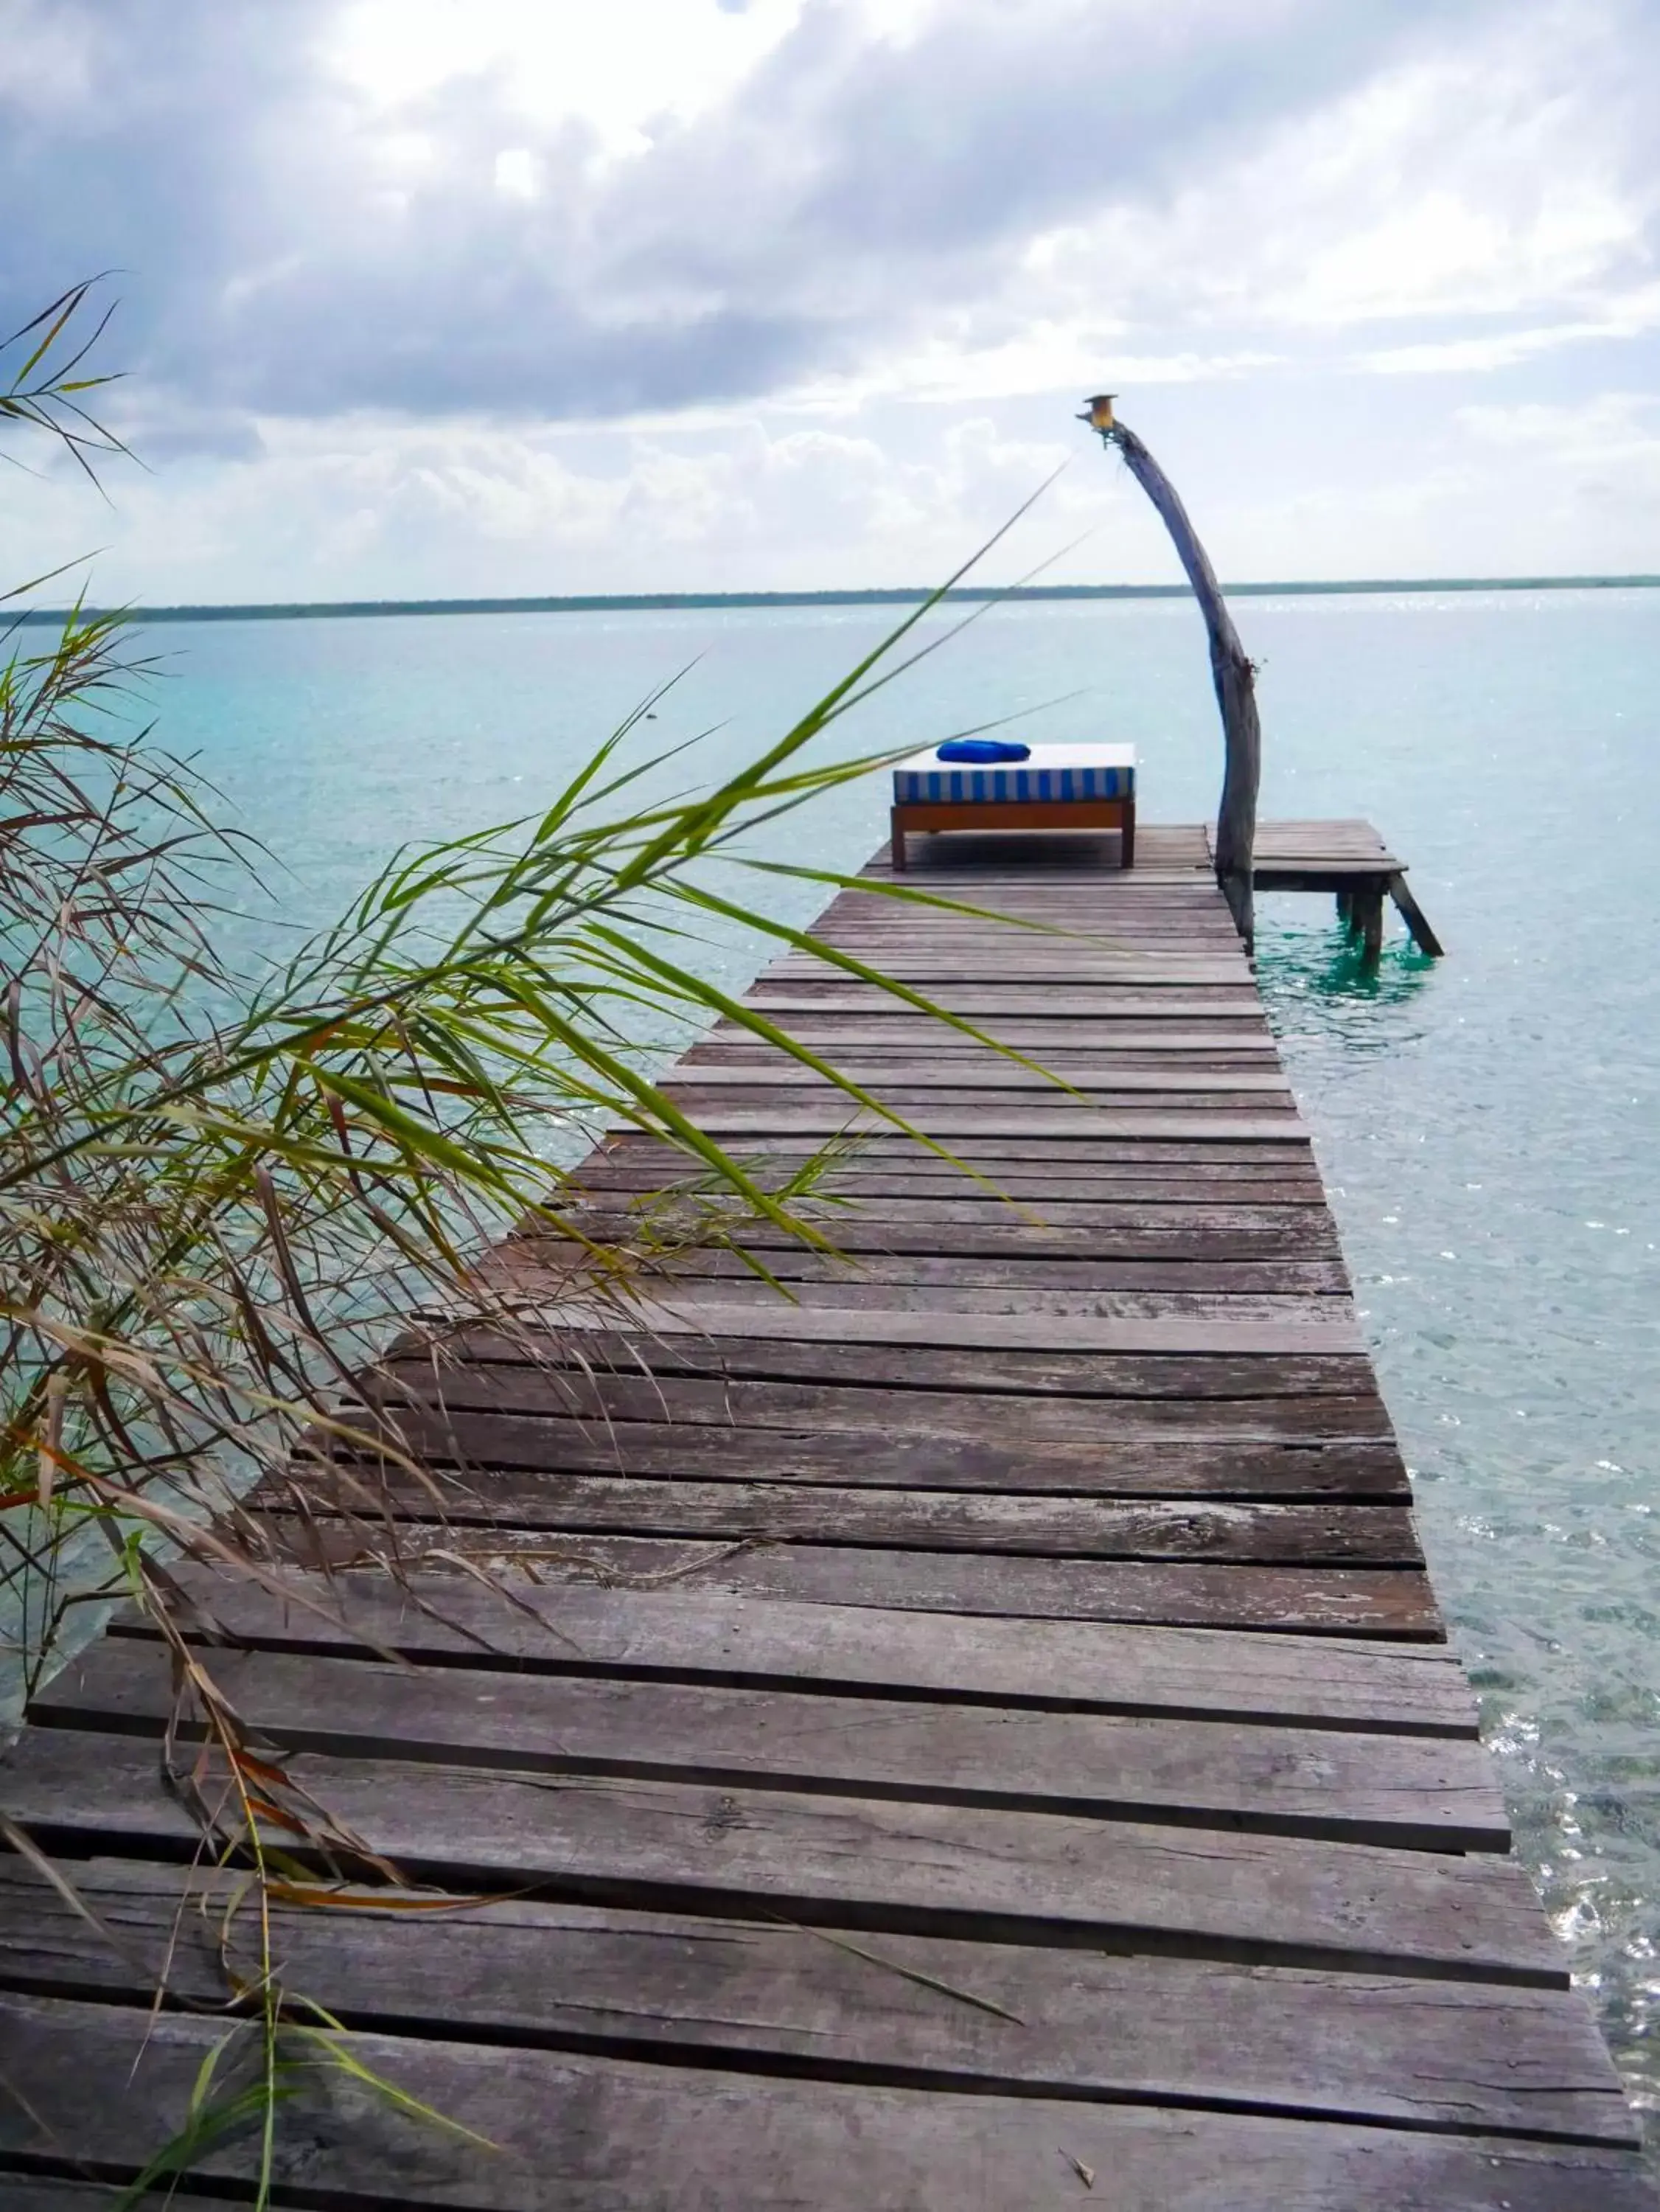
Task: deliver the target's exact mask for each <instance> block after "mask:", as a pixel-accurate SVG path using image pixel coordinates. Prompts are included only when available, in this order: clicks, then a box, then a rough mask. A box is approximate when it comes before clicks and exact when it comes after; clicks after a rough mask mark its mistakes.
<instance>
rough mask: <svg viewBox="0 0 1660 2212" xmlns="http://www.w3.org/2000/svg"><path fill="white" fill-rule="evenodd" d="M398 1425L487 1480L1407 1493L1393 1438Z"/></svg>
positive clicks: (514, 1421)
mask: <svg viewBox="0 0 1660 2212" xmlns="http://www.w3.org/2000/svg"><path fill="white" fill-rule="evenodd" d="M397 1434H398V1436H399V1437H402V1438H403V1440H405V1441H406V1442H407V1443H408V1444H409V1446H410V1447H411V1449H414V1450H415V1451H416V1452H418V1453H419V1454H420V1455H421V1457H422V1459H423V1461H425V1462H427V1463H428V1464H431V1465H433V1466H439V1465H443V1464H445V1463H451V1464H457V1465H461V1466H464V1467H470V1468H489V1469H490V1470H491V1477H490V1480H491V1484H492V1488H493V1491H494V1489H495V1486H496V1485H497V1483H498V1482H499V1481H500V1478H501V1476H502V1474H503V1473H504V1472H505V1471H506V1470H509V1469H512V1468H536V1469H542V1470H546V1471H550V1472H559V1471H564V1472H566V1473H570V1474H584V1473H586V1474H630V1475H650V1474H657V1475H667V1476H670V1477H672V1478H674V1479H675V1480H676V1481H684V1480H697V1481H701V1482H727V1483H736V1484H739V1485H743V1484H747V1483H749V1482H753V1481H756V1480H764V1481H770V1482H774V1483H779V1482H789V1483H848V1484H854V1485H861V1486H872V1485H874V1486H886V1487H888V1488H894V1489H906V1490H990V1491H1003V1492H1011V1493H1015V1494H1030V1493H1034V1492H1042V1493H1045V1494H1047V1495H1051V1496H1059V1495H1064V1496H1075V1497H1081V1498H1108V1497H1119V1498H1124V1497H1132V1498H1133V1497H1145V1498H1305V1499H1311V1500H1312V1499H1318V1498H1333V1499H1336V1498H1352V1499H1367V1500H1371V1501H1374V1502H1390V1501H1393V1502H1394V1503H1396V1504H1406V1503H1407V1501H1408V1499H1409V1497H1410V1495H1411V1492H1410V1486H1409V1483H1408V1480H1407V1474H1406V1469H1405V1468H1404V1466H1403V1464H1402V1461H1401V1455H1400V1453H1399V1451H1398V1450H1397V1449H1396V1447H1395V1446H1394V1445H1393V1444H1392V1443H1377V1442H1372V1441H1368V1440H1366V1439H1359V1440H1354V1441H1349V1440H1342V1441H1339V1442H1335V1443H1334V1442H1328V1441H1324V1440H1318V1441H1306V1440H1301V1441H1295V1442H1286V1441H1283V1440H1276V1441H1274V1442H1269V1443H1263V1442H1259V1441H1257V1440H1254V1439H1251V1438H1244V1439H1241V1438H1239V1437H1228V1438H1226V1439H1221V1440H1218V1439H1214V1438H1213V1439H1210V1440H1202V1439H1197V1438H1192V1437H1151V1438H1149V1437H1137V1438H1128V1439H1127V1438H1123V1437H1118V1436H1112V1437H1103V1438H1101V1439H1100V1441H1099V1442H1087V1441H1083V1440H1080V1439H1077V1438H1067V1439H1064V1440H1052V1439H1051V1440H1045V1439H1042V1438H1033V1439H1031V1440H1028V1441H1027V1443H1006V1442H996V1441H987V1440H986V1439H984V1438H983V1437H958V1436H949V1435H930V1436H895V1435H894V1434H892V1433H891V1432H890V1431H888V1430H887V1429H882V1428H871V1429H861V1428H845V1429H825V1430H809V1431H804V1432H802V1431H791V1430H789V1429H781V1428H734V1427H730V1426H721V1425H715V1424H713V1423H702V1424H700V1423H697V1422H693V1421H679V1422H675V1421H668V1420H665V1421H662V1422H651V1421H644V1420H628V1421H605V1422H601V1421H598V1420H591V1421H579V1420H575V1419H560V1418H559V1417H558V1416H555V1415H553V1414H547V1413H466V1412H463V1411H459V1410H457V1409H456V1408H454V1407H450V1408H445V1409H442V1410H439V1409H437V1408H434V1409H432V1410H430V1411H429V1410H427V1409H425V1408H421V1407H409V1406H400V1407H399V1408H398V1410H397ZM336 1449H340V1450H342V1451H343V1450H344V1447H343V1446H341V1447H337V1448H336ZM347 1456H350V1454H349V1453H348V1454H347ZM496 1494H498V1495H500V1494H501V1493H500V1492H496Z"/></svg>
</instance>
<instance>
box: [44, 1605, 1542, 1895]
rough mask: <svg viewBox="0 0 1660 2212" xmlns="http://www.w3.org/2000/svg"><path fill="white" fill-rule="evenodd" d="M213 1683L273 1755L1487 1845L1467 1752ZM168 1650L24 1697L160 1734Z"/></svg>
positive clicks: (1111, 1722)
mask: <svg viewBox="0 0 1660 2212" xmlns="http://www.w3.org/2000/svg"><path fill="white" fill-rule="evenodd" d="M210 1664H211V1668H212V1671H213V1677H214V1681H215V1686H216V1687H217V1688H218V1689H219V1690H220V1692H221V1693H222V1694H223V1695H225V1696H227V1697H228V1698H229V1699H231V1701H232V1703H233V1705H234V1706H235V1708H236V1710H237V1711H238V1712H239V1714H240V1715H241V1717H242V1718H243V1720H244V1721H245V1722H246V1723H249V1724H250V1725H251V1726H254V1727H257V1728H258V1729H260V1730H261V1731H262V1732H263V1733H264V1735H266V1736H267V1737H268V1738H269V1739H270V1741H273V1742H275V1743H279V1744H281V1745H282V1746H283V1747H284V1748H285V1750H287V1751H289V1752H293V1751H307V1752H325V1753H330V1754H331V1755H333V1756H336V1757H341V1758H352V1759H400V1760H404V1761H419V1762H421V1763H430V1764H433V1765H454V1766H477V1767H481V1768H498V1769H512V1770H513V1771H517V1772H533V1773H543V1774H575V1775H599V1774H611V1775H619V1776H636V1777H643V1778H644V1777H656V1778H658V1779H660V1780H673V1781H681V1782H695V1783H700V1784H709V1785H723V1784H730V1785H732V1786H734V1787H746V1788H751V1789H773V1788H776V1789H785V1790H796V1791H819V1792H824V1793H827V1794H831V1795H834V1796H857V1797H876V1798H892V1799H897V1800H904V1801H906V1802H918V1803H921V1802H929V1803H936V1804H944V1803H953V1802H954V1803H960V1804H978V1805H985V1806H994V1807H995V1806H1004V1807H1008V1808H1024V1809H1026V1810H1027V1811H1033V1812H1051V1813H1073V1814H1085V1815H1087V1816H1088V1817H1090V1818H1092V1819H1095V1820H1143V1821H1156V1822H1166V1821H1173V1822H1176V1823H1178V1824H1180V1825H1183V1826H1195V1827H1222V1828H1238V1829H1240V1830H1242V1831H1245V1832H1251V1833H1256V1834H1263V1835H1293V1836H1294V1835H1302V1836H1325V1837H1329V1838H1336V1839H1342V1840H1348V1841H1358V1842H1366V1843H1375V1844H1392V1845H1395V1846H1396V1847H1399V1848H1403V1849H1417V1850H1453V1851H1502V1850H1507V1849H1508V1848H1509V1844H1510V1829H1509V1825H1508V1823H1507V1821H1506V1817H1505V1811H1504V1807H1503V1805H1502V1803H1501V1802H1500V1800H1499V1792H1498V1788H1497V1784H1496V1783H1495V1781H1494V1778H1493V1769H1492V1764H1491V1762H1490V1760H1489V1759H1488V1758H1487V1753H1486V1752H1485V1751H1484V1750H1483V1748H1482V1747H1481V1744H1480V1743H1479V1742H1472V1741H1467V1740H1462V1739H1457V1738H1451V1737H1436V1736H1409V1735H1383V1734H1378V1735H1360V1734H1359V1733H1354V1732H1338V1731H1335V1730H1325V1729H1296V1728H1286V1727H1279V1728H1275V1727H1263V1726H1244V1725H1240V1724H1239V1723H1232V1722H1230V1723H1226V1724H1225V1725H1221V1726H1219V1725H1218V1724H1217V1723H1213V1722H1209V1721H1203V1720H1194V1719H1187V1718H1180V1719H1177V1718H1171V1717H1164V1716H1160V1717H1158V1718H1156V1719H1154V1718H1145V1717H1143V1718H1133V1719H1132V1718H1126V1717H1110V1718H1109V1717H1101V1716H1098V1715H1090V1716H1081V1715H1077V1714H1069V1713H1068V1714H1061V1713H1054V1712H1034V1711H1027V1710H1022V1709H1018V1708H1016V1709H1010V1708H1007V1707H997V1706H992V1705H956V1706H947V1707H942V1706H941V1705H937V1704H925V1705H919V1704H916V1703H913V1702H907V1701H906V1700H904V1699H899V1698H895V1697H881V1698H863V1699H861V1698H855V1697H848V1696H845V1695H837V1694H834V1693H831V1692H820V1693H816V1694H813V1695H803V1694H801V1693H799V1692H789V1691H786V1690H785V1689H783V1688H781V1687H779V1686H776V1685H769V1686H767V1687H766V1689H764V1690H763V1689H759V1688H755V1687H744V1688H737V1687H731V1686H709V1685H705V1684H691V1683H684V1682H681V1683H670V1682H665V1681H662V1680H657V1681H652V1682H650V1683H644V1684H643V1683H640V1682H638V1681H634V1680H615V1679H610V1680H607V1679H603V1678H597V1677H582V1676H576V1675H566V1676H557V1675H549V1674H541V1675H536V1676H529V1677H527V1676H524V1675H522V1674H517V1673H488V1672H484V1671H482V1670H477V1669H467V1670H465V1671H459V1670H457V1669H455V1668H437V1669H433V1668H427V1669H426V1670H425V1671H423V1672H421V1673H420V1674H412V1673H410V1672H409V1671H407V1670H406V1669H404V1668H397V1667H391V1666H388V1665H386V1664H385V1663H384V1662H379V1661H370V1660H349V1659H335V1658H330V1657H325V1656H318V1655H316V1654H314V1653H309V1652H308V1653H306V1654H305V1655H303V1656H289V1655H284V1654H281V1653H276V1652H270V1651H259V1652H220V1653H218V1654H216V1655H215V1656H214V1658H213V1659H212V1661H211V1662H210ZM174 1695H175V1692H174V1683H173V1664H172V1659H171V1656H170V1655H169V1654H168V1653H167V1651H166V1650H165V1649H164V1648H163V1647H162V1646H161V1645H160V1644H148V1645H146V1644H141V1643H139V1642H137V1641H136V1640H134V1639H132V1638H122V1639H121V1640H119V1641H118V1642H109V1641H106V1642H105V1643H103V1644H100V1646H99V1647H98V1648H97V1649H96V1650H94V1652H92V1653H91V1654H90V1655H89V1656H86V1657H84V1658H82V1660H80V1661H78V1662H76V1664H75V1665H74V1666H73V1667H71V1668H69V1669H68V1670H66V1671H65V1673H64V1674H60V1675H58V1677H56V1678H55V1679H54V1680H52V1681H51V1683H49V1684H48V1685H47V1686H45V1688H44V1689H43V1690H42V1691H41V1692H39V1695H38V1696H37V1697H36V1698H35V1699H34V1700H33V1704H32V1705H31V1707H30V1717H31V1719H32V1720H33V1722H35V1723H37V1724H39V1725H42V1726H51V1727H70V1726H78V1727H81V1728H90V1729H121V1730H122V1731H123V1732H124V1733H126V1732H131V1731H136V1732H141V1733H145V1734H149V1735H158V1736H159V1735H161V1731H162V1729H164V1728H165V1727H166V1726H167V1723H168V1721H169V1719H170V1717H172V1716H173V1711H174Z"/></svg>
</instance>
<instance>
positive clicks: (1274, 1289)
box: [514, 1245, 1349, 1297]
mask: <svg viewBox="0 0 1660 2212" xmlns="http://www.w3.org/2000/svg"><path fill="white" fill-rule="evenodd" d="M514 1264H515V1266H519V1265H522V1266H523V1267H524V1279H525V1280H526V1281H527V1283H534V1282H536V1280H537V1279H539V1271H538V1268H537V1267H536V1263H535V1262H533V1261H529V1260H525V1261H519V1260H518V1259H517V1258H516V1259H515V1261H514ZM641 1267H642V1271H643V1272H646V1273H653V1274H655V1275H657V1277H658V1278H660V1279H662V1280H663V1282H665V1283H676V1284H682V1283H686V1282H690V1281H695V1280H704V1279H707V1280H733V1281H741V1282H746V1283H748V1282H753V1281H754V1279H755V1271H754V1267H753V1265H752V1264H751V1263H750V1261H748V1259H747V1258H746V1257H745V1256H744V1254H743V1252H742V1251H741V1250H739V1249H733V1250H730V1251H716V1250H711V1249H709V1248H708V1247H707V1246H705V1245H689V1246H688V1245H676V1246H674V1247H673V1248H672V1249H669V1251H666V1252H663V1253H659V1254H657V1255H649V1254H648V1255H642V1259H641ZM766 1271H767V1273H769V1274H770V1275H772V1276H774V1277H776V1278H777V1279H778V1280H779V1282H785V1283H806V1282H815V1281H822V1280H835V1281H841V1282H845V1281H849V1280H857V1281H861V1282H865V1283H870V1284H886V1283H906V1284H912V1285H933V1284H940V1285H957V1286H958V1287H960V1288H964V1289H982V1290H992V1289H1005V1288H1006V1289H1021V1290H1023V1289H1027V1288H1031V1289H1033V1290H1081V1291H1133V1290H1148V1291H1210V1292H1214V1293H1215V1295H1216V1296H1218V1297H1234V1296H1248V1297H1254V1296H1258V1295H1263V1296H1267V1297H1295V1296H1306V1297H1347V1296H1348V1289H1349V1284H1348V1273H1347V1271H1346V1269H1345V1268H1344V1267H1343V1264H1342V1261H1341V1260H1340V1259H1337V1258H1335V1257H1334V1258H1332V1259H1330V1260H1279V1259H1276V1260H1193V1259H1111V1260H1069V1259H1049V1258H1027V1259H1005V1258H1003V1257H1002V1256H1001V1255H987V1254H984V1253H981V1254H967V1255H965V1254H961V1253H952V1254H940V1253H930V1252H861V1253H858V1254H857V1255H848V1256H845V1257H840V1258H839V1257H838V1256H837V1255H834V1254H833V1253H822V1252H803V1251H800V1250H797V1251H791V1250H789V1249H786V1248H785V1247H779V1249H776V1250H774V1249H771V1248H769V1249H767V1251H766ZM545 1273H546V1270H545V1269H543V1270H541V1271H540V1274H541V1275H543V1276H545ZM563 1279H564V1280H566V1281H567V1282H568V1281H569V1279H570V1275H569V1273H568V1271H567V1272H566V1273H565V1275H564V1277H563Z"/></svg>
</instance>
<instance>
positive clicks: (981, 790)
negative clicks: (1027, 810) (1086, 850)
mask: <svg viewBox="0 0 1660 2212" xmlns="http://www.w3.org/2000/svg"><path fill="white" fill-rule="evenodd" d="M1135 792H1136V754H1135V750H1134V748H1133V747H1131V746H1130V745H1033V748H1032V755H1031V757H1030V759H1028V760H1023V761H1005V762H1003V763H1000V764H997V765H994V766H991V767H987V768H965V767H955V768H954V767H952V766H950V765H949V764H948V763H944V762H942V761H940V760H938V759H936V757H935V755H934V754H933V753H932V752H925V753H918V754H917V755H915V756H914V757H913V758H912V759H910V760H908V761H906V762H904V763H901V764H900V767H898V768H896V769H894V798H895V799H897V800H898V801H899V802H900V804H901V805H907V804H911V805H914V804H918V803H926V802H928V801H930V800H933V801H936V802H940V801H944V802H948V803H951V804H959V805H972V804H973V802H974V801H975V800H976V799H985V800H1005V801H1006V800H1010V799H1131V798H1133V797H1134V796H1135Z"/></svg>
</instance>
